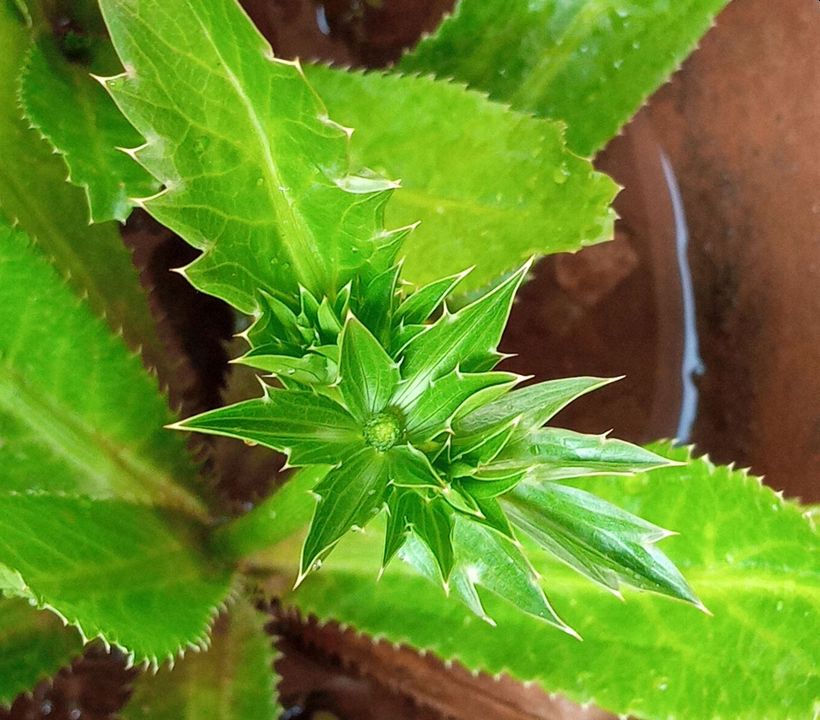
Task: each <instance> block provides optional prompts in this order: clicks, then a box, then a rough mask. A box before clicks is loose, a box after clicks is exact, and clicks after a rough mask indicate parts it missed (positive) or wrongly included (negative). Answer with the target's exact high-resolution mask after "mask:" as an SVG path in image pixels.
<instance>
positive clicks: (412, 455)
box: [390, 445, 444, 489]
mask: <svg viewBox="0 0 820 720" xmlns="http://www.w3.org/2000/svg"><path fill="white" fill-rule="evenodd" d="M390 482H391V484H393V485H395V486H396V487H404V488H416V489H421V488H433V489H437V488H442V487H443V486H444V481H443V480H442V479H441V477H439V475H438V473H437V472H436V471H435V469H434V468H433V466H432V465H431V464H430V461H429V460H428V459H427V456H426V455H425V454H424V453H423V452H421V451H420V450H418V449H416V448H415V447H413V446H412V445H405V446H401V447H395V448H393V449H391V450H390Z"/></svg>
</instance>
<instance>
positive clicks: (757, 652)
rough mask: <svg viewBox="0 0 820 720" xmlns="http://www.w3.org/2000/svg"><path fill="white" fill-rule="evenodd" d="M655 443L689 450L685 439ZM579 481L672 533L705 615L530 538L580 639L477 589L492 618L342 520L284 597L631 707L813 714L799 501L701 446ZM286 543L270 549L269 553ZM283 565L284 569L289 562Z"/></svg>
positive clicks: (588, 697)
mask: <svg viewBox="0 0 820 720" xmlns="http://www.w3.org/2000/svg"><path fill="white" fill-rule="evenodd" d="M652 449H653V450H654V451H656V452H658V453H660V454H662V455H665V456H668V457H670V458H672V459H674V460H678V461H687V459H688V458H687V452H686V451H684V450H679V449H678V450H670V449H669V447H668V446H655V447H653V448H652ZM583 484H584V488H585V489H586V490H589V491H590V492H594V493H596V494H597V495H600V496H602V497H603V498H604V499H605V500H607V501H609V502H612V503H614V504H616V505H619V506H622V507H624V508H625V509H627V510H628V511H629V512H632V513H634V514H636V515H640V516H641V517H645V518H647V519H648V520H649V521H651V522H652V523H653V524H656V525H659V526H662V527H668V528H671V529H674V530H676V531H678V532H679V533H680V535H679V536H675V537H671V538H668V539H667V540H664V550H665V551H666V552H667V553H668V555H669V557H670V558H671V559H672V560H673V561H674V562H675V563H676V564H677V565H678V566H679V567H680V568H681V569H682V570H683V572H684V573H685V575H686V577H687V578H688V580H689V581H690V582H691V584H692V587H693V588H694V589H695V591H696V592H697V594H698V596H699V597H700V598H701V599H702V600H703V601H704V603H705V604H706V605H707V607H709V609H710V610H711V611H712V612H713V613H714V616H713V617H711V616H708V615H706V614H704V613H700V612H698V611H697V610H695V609H694V608H692V607H691V606H689V605H686V604H684V603H677V602H674V601H671V600H668V599H666V598H663V597H660V596H658V595H654V594H651V593H638V592H633V591H627V592H625V595H626V602H621V601H619V600H618V599H617V598H615V597H613V596H612V595H611V594H609V593H607V592H606V591H604V590H602V589H600V588H598V587H597V586H595V585H593V584H591V583H589V582H587V581H586V580H585V579H583V578H580V577H579V576H578V574H577V573H576V572H575V571H573V570H571V569H570V568H568V567H566V566H564V565H563V564H561V563H559V562H557V561H554V560H551V559H550V558H549V557H548V556H547V555H546V554H542V553H539V552H538V551H536V550H533V551H531V552H528V555H529V557H530V558H531V560H532V561H533V563H534V565H535V567H536V569H537V570H538V571H539V572H540V573H541V574H542V575H543V577H544V579H545V583H546V584H547V586H548V588H549V593H550V597H551V599H552V601H553V603H554V605H555V607H556V608H557V609H558V610H559V611H562V613H563V614H564V615H565V616H566V617H567V619H568V620H569V621H570V622H571V624H572V625H573V627H575V628H576V629H577V630H578V631H579V633H580V634H581V636H582V637H583V638H584V642H582V643H579V642H576V641H574V640H572V639H571V638H565V637H562V636H561V635H560V634H559V633H555V632H552V631H550V629H548V628H546V627H545V626H544V624H543V623H540V622H539V621H537V620H535V619H532V618H530V617H528V616H526V615H524V614H521V613H519V612H517V611H515V610H514V609H513V608H512V606H508V605H505V604H504V603H501V602H494V601H492V598H487V599H486V600H485V602H486V603H487V605H488V607H487V609H488V612H489V613H490V614H491V615H492V616H493V617H494V618H495V620H496V621H497V622H498V628H491V627H489V626H487V625H486V624H485V623H483V622H481V621H480V620H479V619H478V618H476V617H474V616H473V615H472V614H471V613H469V612H467V611H465V610H464V609H462V608H460V607H459V606H458V605H457V604H455V603H452V602H448V601H447V600H446V599H445V598H444V597H442V596H441V594H440V592H439V591H438V590H437V589H436V588H434V587H433V586H432V585H430V584H428V583H426V582H425V581H424V580H423V579H421V578H416V577H414V575H412V574H411V573H410V571H409V568H406V567H405V566H403V565H400V564H397V563H394V564H393V565H391V566H390V568H388V570H387V571H386V572H385V574H384V576H383V577H382V579H381V581H380V582H379V583H378V584H377V585H374V584H372V583H370V582H368V581H367V578H369V573H370V572H371V568H372V567H373V564H374V563H377V562H378V561H379V557H378V556H379V554H380V550H379V548H378V547H376V546H375V545H376V544H375V543H374V542H373V540H372V538H370V537H361V536H358V535H353V536H350V537H348V538H346V539H345V541H344V542H343V543H342V544H341V545H340V546H339V547H338V548H337V549H336V551H335V556H334V562H333V563H332V564H331V565H329V566H328V567H327V568H325V570H324V571H323V572H321V573H317V574H316V575H314V576H312V577H311V578H310V579H309V580H308V581H307V582H305V583H304V584H303V585H302V586H301V587H300V588H299V590H298V592H297V593H295V594H294V595H291V596H290V597H289V599H288V602H289V603H292V604H296V605H297V607H299V609H300V610H301V611H302V612H304V613H313V614H315V615H316V616H317V617H318V618H319V619H320V620H328V619H331V618H333V619H335V620H338V621H340V622H343V623H349V624H351V625H353V626H354V627H356V628H357V629H358V630H359V631H360V632H366V633H370V634H372V635H378V636H382V637H385V638H386V639H387V640H389V641H391V642H397V643H407V644H410V645H413V646H415V647H417V648H421V649H424V650H429V651H430V652H435V653H437V654H438V655H439V656H440V657H442V658H444V659H453V660H457V661H459V662H460V663H462V664H463V665H464V666H465V667H467V668H468V669H470V670H484V671H486V672H490V673H500V672H506V673H508V674H510V675H512V676H513V677H516V678H518V679H520V680H531V681H534V682H537V683H538V684H539V685H541V687H543V688H545V689H546V690H548V691H550V692H561V693H564V694H566V695H568V696H569V697H570V698H572V699H573V700H575V701H577V702H591V701H594V702H595V703H596V704H598V705H600V706H602V707H604V708H607V709H609V710H611V711H613V712H616V713H619V714H623V715H634V716H637V717H641V718H651V719H654V718H657V719H658V720H660V719H662V718H663V719H666V718H703V719H704V720H708V719H711V718H715V719H716V718H718V717H723V718H727V717H731V718H737V719H738V720H759V719H760V718H767V719H768V720H781V719H782V720H786V719H788V718H804V717H811V716H812V713H813V705H814V703H815V701H816V698H817V697H818V695H819V694H820V680H818V674H817V668H818V662H817V660H818V657H820V646H819V645H820V643H819V641H818V637H817V633H816V631H815V630H816V622H815V621H814V620H815V618H816V616H817V605H818V600H819V599H820V572H819V571H818V562H817V557H818V538H817V534H816V530H815V528H814V526H813V524H812V523H811V521H810V519H809V518H808V517H806V516H804V514H803V508H801V507H800V506H798V505H796V504H794V503H790V502H784V501H783V500H782V499H781V498H779V497H778V496H777V495H775V493H773V492H772V491H771V490H770V489H768V488H766V487H762V486H761V485H760V483H759V481H758V480H757V479H756V478H754V477H751V476H749V475H747V474H746V473H745V472H743V471H737V470H732V469H730V468H725V467H715V466H713V465H712V464H711V463H710V462H709V461H708V460H706V459H699V460H691V461H689V462H688V464H687V465H686V466H685V467H670V468H662V469H658V470H653V471H651V472H647V473H641V474H639V475H637V476H635V477H623V476H614V477H602V478H587V479H585V480H584V481H583ZM283 557H284V556H283ZM291 571H293V570H292V569H291Z"/></svg>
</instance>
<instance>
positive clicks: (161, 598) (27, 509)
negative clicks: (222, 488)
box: [0, 493, 231, 662]
mask: <svg viewBox="0 0 820 720" xmlns="http://www.w3.org/2000/svg"><path fill="white" fill-rule="evenodd" d="M203 533H204V527H202V526H201V525H199V524H198V523H196V522H194V521H191V520H190V519H188V518H187V517H184V516H182V515H180V514H179V513H176V512H171V511H161V510H158V509H153V508H149V507H146V506H143V505H134V504H131V503H128V502H124V501H121V500H99V499H89V498H81V497H67V496H61V495H48V494H41V495H36V494H30V495H18V494H9V493H0V563H3V564H5V565H7V566H8V567H10V568H13V569H15V570H16V571H17V572H18V573H19V574H20V576H21V577H22V579H23V580H24V581H25V583H26V586H27V591H26V594H27V595H28V596H29V597H30V598H31V599H32V600H33V601H34V602H35V603H36V604H37V606H38V607H41V608H47V609H50V610H53V611H54V612H56V613H57V614H58V615H60V616H61V617H63V618H65V620H66V621H68V622H69V623H71V624H72V625H75V626H76V627H77V628H78V629H79V630H80V632H81V633H82V634H83V636H84V638H86V639H90V638H94V637H97V636H98V635H99V636H102V637H103V638H104V639H105V640H106V641H107V642H109V643H112V644H116V645H119V646H120V647H122V648H123V649H124V650H125V651H126V652H130V653H133V655H134V657H135V659H136V660H137V661H142V660H150V661H155V662H158V661H162V660H164V659H166V658H169V657H172V656H173V655H175V654H176V653H177V652H179V650H181V649H182V648H184V647H186V646H187V645H188V644H189V643H201V642H203V641H204V639H205V637H206V636H207V632H208V628H209V625H210V622H211V620H212V617H213V615H214V614H215V611H216V607H217V606H218V605H219V604H220V603H222V602H223V601H224V600H225V597H226V595H227V594H228V590H229V585H230V577H231V573H230V570H228V569H227V568H226V567H224V566H221V565H219V564H217V563H215V562H214V561H212V560H211V559H210V558H209V557H208V556H207V555H206V554H205V552H204V549H203V548H202V535H203Z"/></svg>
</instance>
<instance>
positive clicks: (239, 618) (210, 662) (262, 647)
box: [119, 601, 281, 720]
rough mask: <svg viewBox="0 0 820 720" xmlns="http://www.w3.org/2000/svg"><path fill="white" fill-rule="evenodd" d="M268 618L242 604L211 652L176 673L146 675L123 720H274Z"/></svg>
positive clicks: (219, 627) (218, 631) (192, 656)
mask: <svg viewBox="0 0 820 720" xmlns="http://www.w3.org/2000/svg"><path fill="white" fill-rule="evenodd" d="M264 622H265V618H264V616H263V615H261V614H260V613H258V612H257V611H256V610H254V609H253V608H252V607H251V606H250V605H249V604H248V603H246V602H244V601H238V602H236V603H234V604H233V605H231V607H230V608H229V610H228V612H227V613H225V614H224V615H223V616H222V617H220V618H219V620H217V622H216V625H215V626H214V629H213V633H212V634H211V642H210V647H209V648H208V649H207V650H205V651H201V652H192V653H188V654H187V655H186V656H185V658H183V659H182V660H181V661H180V662H178V663H176V664H175V665H174V667H173V668H162V669H161V670H160V671H159V672H158V673H157V674H156V675H154V674H143V675H141V676H140V677H139V678H138V679H137V680H136V681H135V682H134V691H133V694H132V696H131V699H130V701H129V702H128V704H127V705H126V707H125V708H124V709H123V710H122V711H121V712H120V713H119V715H120V717H122V718H123V720H149V719H150V720H197V719H198V718H209V719H210V720H275V719H276V718H278V717H279V714H280V712H281V708H280V707H279V703H278V701H277V692H276V681H277V677H276V675H275V673H274V670H273V662H274V659H275V653H274V651H273V647H272V638H271V637H270V636H268V635H267V634H266V633H265V630H264V628H263V625H264Z"/></svg>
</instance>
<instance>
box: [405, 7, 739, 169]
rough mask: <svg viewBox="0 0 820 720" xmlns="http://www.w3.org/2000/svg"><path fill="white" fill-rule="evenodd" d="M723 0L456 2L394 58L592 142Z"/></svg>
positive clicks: (690, 44) (590, 149)
mask: <svg viewBox="0 0 820 720" xmlns="http://www.w3.org/2000/svg"><path fill="white" fill-rule="evenodd" d="M726 3H727V0H685V1H677V0H460V2H459V3H458V5H457V6H456V9H455V11H454V12H453V15H452V16H451V17H449V18H448V19H447V20H445V21H444V23H442V25H441V27H440V28H439V29H438V32H437V33H436V34H435V35H433V36H432V37H428V38H426V39H425V40H423V41H422V42H421V43H420V44H419V46H418V47H417V48H416V49H415V50H414V51H413V52H412V53H411V54H410V55H407V56H405V57H404V59H403V60H402V62H401V63H400V64H399V67H400V69H402V70H404V71H406V72H418V71H428V72H433V73H435V74H436V75H438V76H439V77H443V78H455V79H456V80H460V81H462V82H466V83H467V84H468V85H469V86H471V87H473V88H476V89H481V90H485V91H487V92H488V93H489V94H490V97H491V98H493V99H496V100H500V101H504V102H508V103H510V104H511V105H512V106H513V107H514V108H517V109H519V110H523V111H529V112H534V113H536V114H538V115H541V116H543V117H548V118H553V119H555V120H563V121H564V122H566V123H567V142H568V143H569V146H570V147H571V148H572V149H573V150H575V151H576V152H578V153H580V154H581V155H592V154H594V153H595V152H596V151H597V150H599V149H600V148H601V147H602V146H603V145H604V144H605V143H606V142H607V141H608V140H609V139H610V138H611V137H613V136H614V135H615V134H616V133H617V132H618V130H619V129H620V128H621V126H622V125H623V124H624V123H625V122H626V121H627V120H629V118H630V117H631V116H632V115H633V114H634V112H635V111H636V110H637V109H638V108H639V107H640V105H641V104H642V103H643V102H644V101H645V100H646V98H647V97H648V96H649V94H650V93H652V92H653V91H654V90H655V89H656V88H657V87H658V86H659V85H660V84H661V83H663V82H664V80H666V78H667V77H668V76H669V74H670V73H672V72H673V71H675V70H676V69H677V68H678V66H679V65H680V63H681V62H682V61H683V59H684V58H685V57H686V56H687V55H688V54H689V52H691V51H692V49H693V48H694V47H695V44H696V42H697V41H698V39H699V38H700V36H701V35H703V33H704V32H706V30H707V29H708V28H709V27H710V25H711V24H712V22H713V19H714V17H715V15H716V13H717V12H718V11H719V10H721V9H722V8H723V6H724V5H726Z"/></svg>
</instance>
